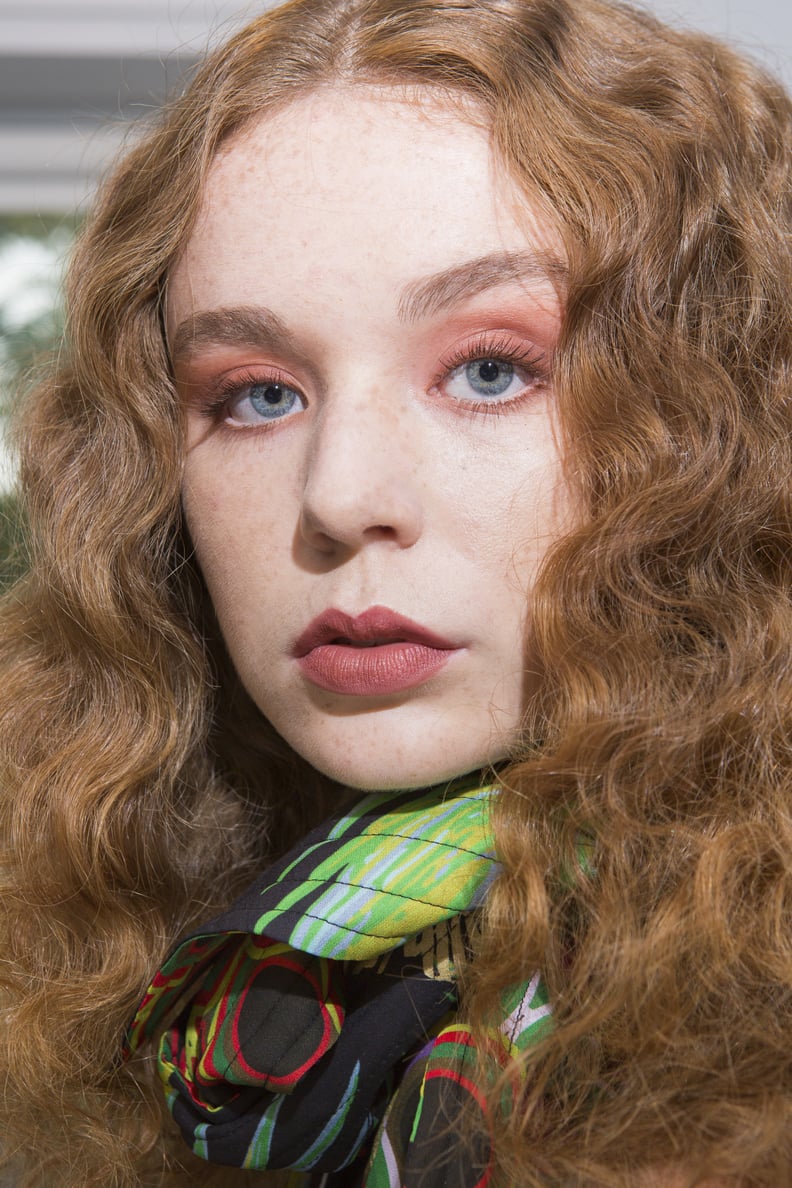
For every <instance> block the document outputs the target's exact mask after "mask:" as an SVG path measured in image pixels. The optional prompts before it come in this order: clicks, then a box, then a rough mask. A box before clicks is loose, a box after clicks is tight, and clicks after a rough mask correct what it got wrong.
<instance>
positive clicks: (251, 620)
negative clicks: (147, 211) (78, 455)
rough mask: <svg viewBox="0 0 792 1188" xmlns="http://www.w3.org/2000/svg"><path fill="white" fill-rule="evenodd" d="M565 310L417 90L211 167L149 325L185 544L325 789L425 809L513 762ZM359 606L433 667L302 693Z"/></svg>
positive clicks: (474, 132) (266, 708)
mask: <svg viewBox="0 0 792 1188" xmlns="http://www.w3.org/2000/svg"><path fill="white" fill-rule="evenodd" d="M561 292H562V264H561V261H560V246H559V243H558V240H557V237H556V236H555V234H554V231H553V228H552V226H551V225H549V224H548V221H547V220H546V219H542V218H540V217H539V215H538V214H537V213H536V212H535V211H534V210H533V209H532V208H531V206H530V204H529V203H527V201H526V199H525V196H524V194H523V193H522V192H521V191H520V189H519V188H518V186H517V185H516V183H515V182H514V181H513V180H512V179H511V178H510V177H509V175H508V173H507V172H506V170H505V168H504V167H503V166H502V165H501V164H500V163H499V162H498V161H497V160H496V159H495V157H494V155H493V152H492V149H491V145H490V138H489V134H488V132H487V130H486V128H485V127H483V126H480V125H479V123H477V122H475V123H474V122H473V121H472V116H471V119H470V120H466V119H463V118H462V115H461V114H460V111H459V109H458V108H455V109H452V108H450V107H449V106H447V105H446V104H444V103H443V102H441V101H440V100H438V99H437V98H435V97H433V96H432V95H431V93H430V94H429V95H428V96H427V95H424V96H423V98H422V99H421V100H420V101H418V100H415V99H409V98H407V97H405V96H404V94H403V93H402V92H396V91H383V90H382V89H381V88H380V89H374V88H371V87H361V86H357V87H348V88H346V89H343V88H339V89H322V90H321V91H319V92H317V93H315V94H312V95H310V96H308V97H307V98H304V99H301V100H299V101H297V102H295V103H293V104H292V105H290V106H289V107H287V108H286V109H285V110H283V111H281V112H279V113H277V114H275V115H268V116H267V117H266V118H262V120H261V121H260V122H258V123H256V124H254V125H252V126H251V127H249V128H248V129H246V130H245V131H244V132H243V133H242V134H240V135H238V136H237V137H236V138H235V139H233V140H232V141H231V142H230V144H229V145H228V146H226V147H225V148H224V149H223V150H222V152H221V153H220V155H219V156H218V158H217V160H216V161H215V163H214V165H213V167H212V169H211V172H210V175H209V179H208V182H207V186H206V192H205V196H204V201H203V207H202V210H201V213H200V217H199V219H198V222H197V224H196V227H195V229H194V231H193V234H192V236H191V238H190V239H189V241H188V243H187V246H186V249H185V251H184V252H183V254H182V256H181V258H180V260H179V262H178V263H177V265H176V267H175V268H174V270H173V274H172V276H171V278H170V282H169V286H168V300H167V325H168V336H169V342H170V345H171V349H172V351H173V355H174V365H175V376H176V382H177V386H178V389H179V392H180V394H181V395H182V398H183V400H184V404H185V407H186V410H187V456H186V464H185V476H184V507H185V512H186V517H187V523H188V525H189V529H190V532H191V535H192V539H193V542H194V544H195V548H196V553H197V558H198V561H199V563H200V566H201V569H202V571H203V573H204V576H205V579H206V582H207V585H208V588H209V592H210V594H211V597H212V599H213V602H214V605H215V608H216V611H217V614H218V618H219V622H220V626H221V629H222V631H223V635H224V638H225V640H226V643H227V645H228V648H229V651H230V654H231V657H232V660H233V662H234V664H235V666H236V668H237V670H238V672H239V674H240V677H241V679H242V681H243V683H244V684H245V686H246V688H247V690H248V692H249V693H250V694H251V696H252V697H253V699H254V701H255V702H256V703H257V705H258V706H259V708H260V709H261V711H262V712H263V713H264V714H265V716H266V717H267V718H269V719H270V721H271V722H272V723H273V725H274V726H275V727H276V729H277V730H278V731H279V732H280V733H281V734H282V735H283V737H284V738H286V740H287V741H288V742H289V743H290V744H291V745H292V747H294V749H295V750H297V751H298V752H299V753H301V754H302V755H303V756H305V757H306V758H307V759H308V760H309V761H310V762H311V763H312V764H313V765H314V766H315V767H317V768H318V769H319V770H321V771H322V772H324V773H326V774H328V775H330V776H331V777H333V778H335V779H337V780H340V781H341V782H343V783H345V784H347V785H350V786H353V787H358V788H390V787H409V786H421V785H429V784H432V783H436V782H438V781H440V780H443V779H446V778H449V777H451V776H454V775H456V774H459V773H461V772H466V771H471V770H473V769H476V768H480V767H483V766H485V765H486V764H488V763H491V762H496V761H498V760H500V759H502V758H504V757H505V756H506V755H507V754H508V753H509V751H510V749H511V748H512V747H513V745H514V743H515V741H516V739H517V737H518V734H519V730H520V723H521V718H522V713H523V707H524V704H525V700H526V697H527V696H530V692H531V690H532V689H533V687H535V683H536V680H537V673H536V664H535V662H534V661H533V659H532V657H531V653H530V646H529V645H528V646H527V640H528V638H529V635H530V592H531V589H532V586H533V583H534V581H535V578H536V573H537V569H538V567H539V564H540V562H541V560H542V558H543V556H544V554H545V552H546V550H547V548H548V547H549V545H550V544H551V543H552V542H553V541H554V540H555V539H556V538H557V537H558V536H559V534H560V532H561V531H562V524H563V523H564V520H565V518H566V516H567V498H566V494H565V485H564V481H563V478H562V464H561V453H560V449H559V444H558V439H557V432H556V427H555V406H554V398H553V390H552V383H551V380H550V367H551V363H552V356H553V352H554V349H555V346H556V341H557V338H558V334H559V330H560V324H561V309H562V305H561V302H562V297H561ZM482 365H484V368H485V370H484V372H483V373H481V371H480V369H481V366H482ZM469 367H472V368H473V371H472V372H470V371H469V370H468V368H469ZM477 369H478V370H477ZM509 369H511V370H509ZM481 374H483V375H484V376H485V377H489V378H491V377H494V378H495V383H494V384H493V383H489V385H488V384H487V383H482V382H481V378H480V377H481ZM471 375H472V382H471ZM273 384H278V385H280V392H281V394H282V398H277V396H276V400H275V402H274V404H269V405H268V404H267V403H266V401H264V400H263V399H262V393H263V392H264V393H265V392H266V391H268V390H269V389H267V385H269V386H270V389H271V388H272V385H273ZM482 389H484V390H482ZM371 606H384V607H387V608H389V609H391V610H393V611H395V612H398V613H399V614H400V615H404V616H406V617H408V618H409V619H411V620H412V621H415V622H417V623H419V624H421V625H422V626H425V627H426V628H428V629H430V630H431V631H433V632H436V633H438V634H440V635H442V636H443V637H445V638H449V639H451V640H452V641H453V642H454V644H455V645H456V649H455V651H454V654H453V657H452V659H451V661H450V662H449V663H448V664H446V665H445V667H444V668H443V670H442V671H441V672H439V673H438V674H436V675H434V676H433V677H431V679H428V680H426V681H424V682H423V683H421V684H420V685H419V686H418V687H417V688H411V689H409V690H407V691H406V692H400V693H398V694H391V695H389V696H379V697H372V696H365V697H361V696H347V695H340V694H338V693H334V692H327V691H326V690H323V689H320V688H317V687H316V686H315V685H314V684H312V683H311V682H310V681H308V680H306V678H305V676H304V675H303V673H302V672H301V671H300V669H299V667H298V666H297V665H296V663H295V661H294V657H293V655H292V650H293V645H294V641H295V639H296V638H297V636H298V635H299V633H300V632H301V631H303V630H304V629H305V627H306V626H307V624H308V623H309V621H310V620H311V619H312V618H313V617H314V616H317V615H320V614H321V613H322V612H323V611H325V610H327V609H328V608H330V607H333V608H337V609H340V610H341V611H343V612H345V613H346V614H349V615H353V616H355V615H360V614H361V613H362V612H364V611H365V610H366V609H367V608H369V607H371Z"/></svg>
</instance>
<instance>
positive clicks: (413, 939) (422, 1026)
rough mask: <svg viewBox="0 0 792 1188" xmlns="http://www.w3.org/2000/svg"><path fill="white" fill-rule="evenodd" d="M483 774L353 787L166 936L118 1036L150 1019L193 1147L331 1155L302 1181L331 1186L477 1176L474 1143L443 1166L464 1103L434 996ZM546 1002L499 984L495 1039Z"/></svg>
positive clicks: (259, 1157)
mask: <svg viewBox="0 0 792 1188" xmlns="http://www.w3.org/2000/svg"><path fill="white" fill-rule="evenodd" d="M491 794H492V789H491V788H489V787H485V788H476V789H472V790H471V789H470V787H469V786H468V785H466V784H464V783H462V782H457V783H456V784H453V785H449V786H448V787H442V788H439V789H438V788H435V789H431V790H430V791H428V792H420V793H416V792H414V791H410V792H402V793H377V794H374V795H371V796H368V797H366V798H365V799H364V800H363V801H362V802H361V803H359V804H358V805H357V806H355V808H353V809H352V810H351V811H349V812H348V813H345V814H343V815H341V816H338V817H334V818H331V820H330V821H328V822H325V824H324V825H322V826H321V827H320V828H318V829H316V830H314V831H313V832H312V833H311V834H309V836H308V837H307V838H306V839H305V840H304V841H303V842H302V843H301V844H300V845H299V846H298V847H296V848H295V849H294V850H292V851H291V852H290V853H288V854H287V855H286V856H285V857H284V858H282V859H281V860H280V861H279V862H278V863H276V864H275V865H274V866H273V867H271V868H270V869H269V870H267V871H266V872H265V874H264V875H263V876H261V877H260V878H259V879H258V880H257V881H256V883H254V885H253V886H252V887H250V888H249V889H248V891H247V892H246V893H245V894H244V895H243V896H242V897H241V898H240V899H239V900H238V901H237V902H236V903H235V904H234V905H233V906H232V907H231V908H230V909H229V910H228V911H227V912H225V913H224V914H223V915H221V916H219V917H218V918H217V919H215V920H213V921H212V922H211V923H209V924H207V925H206V926H205V927H203V928H201V929H200V930H199V931H198V932H196V933H194V934H192V935H191V936H189V937H187V939H186V940H184V941H182V942H181V944H179V946H178V947H177V948H176V949H175V950H174V952H173V953H172V954H171V956H170V957H169V958H168V959H167V961H166V962H165V963H164V965H163V966H162V967H161V969H160V970H159V972H158V973H157V975H156V976H155V978H154V980H153V981H152V983H151V986H150V987H149V990H148V992H147V994H146V996H145V998H144V999H143V1001H142V1002H141V1004H140V1006H139V1008H138V1011H137V1014H136V1016H135V1019H134V1020H133V1023H132V1025H131V1028H130V1031H129V1034H128V1037H127V1046H126V1054H127V1055H131V1054H132V1053H133V1052H134V1051H136V1050H137V1049H138V1048H139V1047H140V1046H141V1045H142V1044H144V1043H146V1042H148V1041H150V1040H151V1039H153V1038H154V1037H155V1036H156V1035H158V1034H160V1033H162V1034H161V1039H160V1043H159V1054H158V1067H159V1072H160V1076H161V1078H162V1080H163V1083H164V1085H165V1092H166V1095H167V1098H168V1104H169V1106H170V1109H171V1111H172V1113H173V1116H174V1118H175V1120H176V1122H177V1123H178V1125H179V1127H180V1128H181V1130H182V1133H183V1135H184V1138H185V1140H186V1141H187V1142H188V1144H189V1145H190V1147H191V1149H192V1150H193V1151H194V1152H195V1154H197V1155H200V1156H202V1157H203V1158H205V1159H207V1160H209V1161H211V1162H213V1163H221V1164H227V1165H230V1166H234V1167H244V1168H256V1169H263V1168H292V1169H295V1170H296V1171H304V1172H308V1171H310V1172H312V1173H314V1174H316V1173H319V1172H326V1173H341V1174H337V1175H328V1176H325V1177H324V1178H323V1181H321V1182H328V1183H332V1184H334V1185H339V1188H340V1185H342V1184H343V1185H347V1184H348V1185H365V1186H366V1188H386V1186H390V1185H399V1186H401V1185H405V1184H412V1183H416V1184H417V1183H418V1182H419V1179H420V1183H422V1184H424V1185H429V1184H430V1183H432V1184H434V1183H437V1184H445V1183H453V1184H454V1185H455V1186H457V1185H458V1186H459V1188H462V1186H463V1185H466V1184H468V1183H470V1184H471V1186H472V1185H474V1184H482V1185H483V1184H485V1183H487V1182H488V1180H489V1175H490V1163H491V1160H490V1156H489V1152H488V1150H485V1149H477V1151H476V1152H474V1153H473V1154H471V1152H470V1151H467V1152H466V1154H465V1156H464V1158H462V1157H460V1156H457V1157H456V1158H457V1163H458V1165H457V1164H455V1166H454V1167H453V1168H451V1167H450V1165H449V1163H448V1154H449V1146H453V1144H449V1143H448V1127H449V1125H452V1124H453V1121H454V1119H455V1118H456V1119H458V1116H459V1111H460V1109H461V1108H462V1105H463V1101H464V1100H468V1101H469V1100H472V1101H473V1102H474V1103H475V1102H478V1104H479V1105H482V1104H483V1103H481V1102H480V1101H479V1098H480V1094H479V1091H478V1089H477V1087H476V1085H475V1083H474V1081H473V1079H472V1067H473V1064H472V1062H473V1052H472V1045H471V1038H470V1033H469V1031H468V1029H467V1028H465V1027H464V1026H462V1025H460V1024H458V1023H456V1022H454V1021H453V1008H454V1006H455V1005H456V986H455V972H454V970H455V965H457V964H458V963H459V960H460V958H461V957H462V956H463V955H464V953H465V951H466V948H467V921H468V920H469V918H470V913H471V912H472V911H473V910H474V909H475V908H476V907H477V906H478V905H479V904H480V903H481V901H482V899H483V897H484V894H485V892H486V888H487V886H488V884H489V882H490V881H491V879H492V877H493V876H494V873H495V863H494V860H493V856H492V840H491V836H490V831H489V823H488V807H489V800H490V797H491ZM174 1015H175V1019H173V1021H172V1022H170V1024H169V1025H167V1026H166V1024H167V1022H168V1020H169V1019H170V1018H171V1017H172V1016H174ZM548 1015H549V1007H548V1006H547V1002H546V994H545V993H544V990H543V988H542V986H541V984H540V982H539V980H538V978H534V979H532V981H531V982H530V983H529V984H528V985H527V986H521V987H519V988H518V989H517V990H515V991H514V992H513V993H510V994H507V995H506V996H505V998H504V1023H503V1025H502V1027H501V1032H500V1045H501V1049H502V1052H503V1055H504V1057H507V1056H508V1055H510V1054H514V1053H515V1052H518V1051H521V1050H522V1049H523V1048H524V1047H526V1046H528V1044H529V1043H532V1042H534V1041H535V1039H536V1038H537V1037H538V1036H539V1034H540V1033H541V1030H542V1029H543V1028H544V1027H545V1026H546V1025H547V1021H548V1019H547V1017H548ZM163 1028H164V1030H163ZM397 1088H398V1092H396V1090H397ZM378 1128H379V1129H378ZM373 1136H375V1137H374V1141H373V1143H372V1137H373ZM481 1147H482V1144H479V1148H481ZM484 1147H486V1144H484ZM366 1159H367V1160H368V1164H367V1166H366V1165H365V1163H364V1160H366ZM441 1165H442V1167H441ZM435 1167H436V1168H438V1169H440V1170H438V1173H437V1177H436V1178H431V1177H430V1178H427V1169H431V1168H435ZM345 1168H348V1169H349V1171H348V1172H347V1173H345V1174H344V1173H343V1169H345ZM448 1177H450V1178H448ZM296 1182H297V1181H296ZM317 1182H320V1181H317Z"/></svg>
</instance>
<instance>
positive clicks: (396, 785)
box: [292, 744, 505, 792]
mask: <svg viewBox="0 0 792 1188" xmlns="http://www.w3.org/2000/svg"><path fill="white" fill-rule="evenodd" d="M292 745H293V744H292ZM297 749H298V750H299V751H300V753H301V754H302V755H303V756H304V758H305V759H307V761H308V762H309V763H310V764H311V766H312V767H314V768H316V770H317V771H320V772H322V774H323V775H326V776H328V777H329V778H330V779H332V780H335V781H336V782H337V783H339V784H343V785H344V786H345V787H347V788H356V789H359V790H360V791H362V792H390V791H397V790H401V789H406V788H430V787H432V786H433V785H434V784H441V783H443V782H445V781H447V780H453V779H455V778H456V777H457V776H460V775H465V774H466V773H467V772H479V771H482V770H484V769H486V768H488V767H490V766H492V765H493V764H496V763H499V762H500V761H502V760H503V759H504V757H505V756H504V752H503V751H502V750H500V749H497V750H496V749H493V750H489V749H488V748H487V749H485V748H482V750H480V751H478V752H473V751H471V750H470V749H464V748H461V749H460V750H458V751H454V752H453V753H446V754H439V753H437V752H435V753H432V754H423V755H422V754H420V753H418V754H416V753H415V752H416V750H417V748H415V747H414V746H413V747H409V748H402V747H399V748H394V750H393V751H390V752H389V749H388V748H387V747H383V746H380V747H378V748H376V749H375V748H372V749H371V751H369V752H367V751H366V749H364V748H361V747H359V748H357V753H355V751H356V749H355V748H354V747H352V746H348V747H344V746H338V747H337V748H334V749H333V750H332V751H330V750H329V748H328V749H325V748H322V747H316V748H312V749H309V748H302V747H298V748H297Z"/></svg>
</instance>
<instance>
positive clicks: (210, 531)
mask: <svg viewBox="0 0 792 1188" xmlns="http://www.w3.org/2000/svg"><path fill="white" fill-rule="evenodd" d="M228 470H231V471H232V473H229V472H228ZM279 491H282V488H281V487H280V486H279V484H277V483H275V484H272V485H271V486H270V485H269V484H267V485H266V486H265V485H263V484H262V483H261V482H260V481H246V479H245V474H244V472H243V471H237V472H236V473H233V468H228V469H226V468H225V467H223V466H219V465H218V464H217V462H216V460H215V463H214V465H211V466H210V465H206V466H204V465H202V464H201V463H200V462H198V461H197V460H196V461H195V462H193V463H190V464H188V466H187V468H186V470H185V477H184V484H183V488H182V506H183V509H184V516H185V521H186V524H187V528H188V531H189V534H190V539H191V540H192V543H193V545H194V548H195V555H196V559H197V561H198V564H199V567H200V569H201V572H202V574H203V576H204V580H205V582H206V586H207V589H208V591H209V595H210V597H211V599H212V603H213V605H214V608H215V611H216V613H217V616H218V620H219V622H220V626H221V629H222V631H223V635H224V636H225V638H226V641H227V642H228V644H229V646H233V643H234V641H235V640H236V639H239V638H240V637H242V636H244V635H245V634H246V633H248V632H250V631H254V632H255V633H256V634H259V633H260V631H261V624H262V622H264V621H266V620H267V619H268V618H270V617H271V616H273V614H276V613H277V607H278V605H279V603H280V601H281V596H283V597H284V598H285V597H286V596H287V594H288V591H284V590H281V588H280V587H281V585H282V582H283V577H284V575H285V574H286V573H288V567H287V566H286V565H285V564H283V561H282V560H281V559H280V558H281V557H282V554H283V553H284V552H286V553H288V552H289V551H290V547H291V539H292V535H293V530H292V527H291V521H290V519H289V513H288V509H287V507H286V506H285V505H284V501H283V499H281V498H279V497H278V492H279Z"/></svg>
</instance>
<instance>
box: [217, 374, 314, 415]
mask: <svg viewBox="0 0 792 1188" xmlns="http://www.w3.org/2000/svg"><path fill="white" fill-rule="evenodd" d="M226 400H227V404H226V416H227V419H228V420H229V421H230V422H231V423H232V424H237V425H261V424H262V423H263V422H266V421H277V420H280V418H282V417H288V416H291V414H292V413H295V412H300V411H301V410H302V409H304V408H305V400H304V399H303V397H302V396H301V394H300V393H299V392H298V391H297V389H296V388H290V387H289V385H288V384H281V383H279V382H278V381H277V380H275V379H272V380H253V381H248V382H247V383H245V382H239V381H237V382H236V383H235V384H234V386H233V389H232V391H231V393H230V399H228V397H226Z"/></svg>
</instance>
